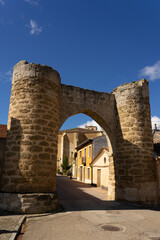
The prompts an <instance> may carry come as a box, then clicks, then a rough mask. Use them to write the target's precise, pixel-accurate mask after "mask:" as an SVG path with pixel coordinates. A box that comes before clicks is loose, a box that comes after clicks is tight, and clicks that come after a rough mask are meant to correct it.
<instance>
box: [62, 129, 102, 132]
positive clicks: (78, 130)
mask: <svg viewBox="0 0 160 240" xmlns="http://www.w3.org/2000/svg"><path fill="white" fill-rule="evenodd" d="M74 132H81V133H100V132H103V131H97V130H90V129H87V128H71V129H66V130H61V131H59V133H74Z"/></svg>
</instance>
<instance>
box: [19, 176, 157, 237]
mask: <svg viewBox="0 0 160 240" xmlns="http://www.w3.org/2000/svg"><path fill="white" fill-rule="evenodd" d="M57 192H58V194H59V201H60V203H61V204H62V205H63V207H64V211H63V212H60V213H56V214H44V215H39V216H32V217H30V218H28V219H29V223H28V228H27V230H26V233H25V235H24V238H23V240H44V239H45V240H52V239H56V240H68V239H70V240H73V239H74V240H75V239H76V240H82V239H83V240H90V239H92V240H97V239H99V240H103V239H105V240H106V239H107V240H117V239H118V240H136V239H137V240H149V239H152V240H158V239H160V212H159V211H155V210H149V209H142V208H139V209H138V208H136V207H133V206H129V205H124V204H121V203H119V202H111V201H107V197H106V193H105V191H103V190H100V189H98V188H92V187H91V186H89V185H86V184H83V183H79V182H76V181H73V180H70V179H69V178H67V177H64V176H61V177H60V176H58V177H57ZM104 228H107V229H108V230H112V231H108V230H105V229H104ZM116 228H119V229H120V231H113V230H117V229H116Z"/></svg>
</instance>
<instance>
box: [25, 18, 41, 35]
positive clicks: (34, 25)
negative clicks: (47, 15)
mask: <svg viewBox="0 0 160 240" xmlns="http://www.w3.org/2000/svg"><path fill="white" fill-rule="evenodd" d="M26 26H27V27H29V28H30V29H31V30H30V34H31V35H33V34H36V35H38V34H40V33H41V32H42V27H39V26H38V24H37V23H36V21H34V20H32V19H31V20H30V25H26Z"/></svg>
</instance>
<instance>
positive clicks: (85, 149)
mask: <svg viewBox="0 0 160 240" xmlns="http://www.w3.org/2000/svg"><path fill="white" fill-rule="evenodd" d="M84 158H86V148H85V149H84Z"/></svg>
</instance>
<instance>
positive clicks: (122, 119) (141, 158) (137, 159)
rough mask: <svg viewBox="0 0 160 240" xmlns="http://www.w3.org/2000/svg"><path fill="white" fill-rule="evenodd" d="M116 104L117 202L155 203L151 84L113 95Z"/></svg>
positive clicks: (120, 89)
mask: <svg viewBox="0 0 160 240" xmlns="http://www.w3.org/2000/svg"><path fill="white" fill-rule="evenodd" d="M113 94H115V98H116V104H117V140H116V141H117V147H116V149H117V151H116V162H115V171H116V172H115V175H116V198H118V199H125V200H129V201H137V202H145V203H153V202H155V200H156V197H157V189H156V180H155V173H156V171H155V163H154V161H153V158H152V154H153V138H152V131H151V115H150V105H149V90H148V81H146V80H144V79H143V80H141V81H139V82H133V83H130V84H126V85H123V86H120V87H118V88H117V89H115V90H114V91H113Z"/></svg>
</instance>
